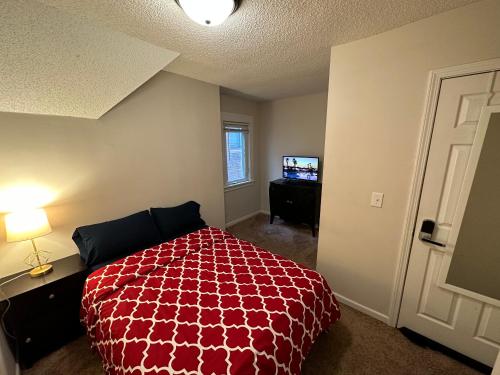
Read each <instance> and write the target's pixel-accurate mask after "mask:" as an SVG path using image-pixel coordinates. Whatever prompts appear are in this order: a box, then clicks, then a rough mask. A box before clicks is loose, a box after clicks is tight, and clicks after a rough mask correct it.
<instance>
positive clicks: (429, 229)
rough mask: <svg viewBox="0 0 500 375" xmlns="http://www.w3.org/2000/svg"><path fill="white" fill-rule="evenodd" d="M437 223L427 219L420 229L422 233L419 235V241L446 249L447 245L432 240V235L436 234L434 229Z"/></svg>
mask: <svg viewBox="0 0 500 375" xmlns="http://www.w3.org/2000/svg"><path fill="white" fill-rule="evenodd" d="M435 227H436V223H435V222H434V221H433V220H429V219H426V220H424V221H423V222H422V227H421V228H420V233H419V234H418V239H419V240H420V241H423V242H427V243H430V244H432V245H436V246H439V247H446V244H445V243H442V242H437V241H434V240H433V239H432V234H433V233H434V228H435Z"/></svg>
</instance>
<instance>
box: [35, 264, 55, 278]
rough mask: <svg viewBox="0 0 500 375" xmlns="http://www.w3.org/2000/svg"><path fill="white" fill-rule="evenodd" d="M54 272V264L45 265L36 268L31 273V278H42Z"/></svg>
mask: <svg viewBox="0 0 500 375" xmlns="http://www.w3.org/2000/svg"><path fill="white" fill-rule="evenodd" d="M50 272H52V264H44V265H43V266H39V267H35V268H33V269H32V270H31V271H30V276H31V277H40V276H43V275H46V274H48V273H50Z"/></svg>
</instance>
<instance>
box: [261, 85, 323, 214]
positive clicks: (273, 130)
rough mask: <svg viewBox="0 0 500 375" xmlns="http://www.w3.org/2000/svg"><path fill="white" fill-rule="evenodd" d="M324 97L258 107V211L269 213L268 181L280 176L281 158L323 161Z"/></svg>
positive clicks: (319, 96)
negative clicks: (295, 156) (259, 197)
mask: <svg viewBox="0 0 500 375" xmlns="http://www.w3.org/2000/svg"><path fill="white" fill-rule="evenodd" d="M327 96H328V94H327V93H326V92H325V93H319V94H313V95H306V96H298V97H293V98H286V99H281V100H275V101H270V102H265V103H262V104H259V112H260V120H259V121H260V124H261V129H262V131H261V138H260V153H261V160H262V163H261V180H262V181H261V209H262V210H264V211H269V192H268V189H269V181H272V180H275V179H277V178H281V177H282V160H281V158H282V156H283V155H311V156H319V157H320V160H322V159H323V149H324V141H325V126H326V108H327Z"/></svg>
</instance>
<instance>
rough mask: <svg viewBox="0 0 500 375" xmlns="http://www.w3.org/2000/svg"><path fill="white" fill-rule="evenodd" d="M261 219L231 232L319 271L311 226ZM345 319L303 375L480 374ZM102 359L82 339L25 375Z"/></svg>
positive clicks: (75, 369) (323, 339)
mask: <svg viewBox="0 0 500 375" xmlns="http://www.w3.org/2000/svg"><path fill="white" fill-rule="evenodd" d="M268 220H269V217H268V216H265V215H258V216H256V217H253V218H251V219H248V220H246V221H244V222H241V223H239V224H236V225H234V226H233V227H231V228H229V229H228V231H229V232H231V233H233V234H235V235H236V236H238V237H240V238H242V239H245V240H249V241H251V242H253V243H255V244H256V245H258V246H260V247H263V248H266V249H268V250H270V251H273V252H275V253H278V254H281V255H283V256H285V257H288V258H290V259H293V260H295V261H296V262H299V263H302V264H304V265H306V266H308V267H312V268H314V267H315V266H316V250H317V240H316V239H314V238H313V237H312V236H311V232H310V230H309V228H308V227H306V226H302V225H287V224H284V223H283V222H282V221H280V220H279V219H276V221H275V223H274V224H273V225H270V224H269V222H268ZM341 311H342V318H341V320H340V321H339V322H337V323H335V325H334V326H333V327H332V328H331V329H330V331H329V332H328V333H323V334H322V335H321V336H320V337H319V339H318V341H317V342H316V343H315V345H314V346H313V348H312V350H311V353H310V354H309V356H308V358H307V359H306V361H305V363H304V365H303V371H302V372H303V374H307V375H309V374H311V375H322V374H345V375H351V374H355V375H363V374H383V375H397V374H401V375H403V374H404V375H438V374H439V375H445V374H450V375H459V374H464V375H467V374H471V375H472V374H479V372H477V371H475V370H473V369H471V368H469V367H467V366H465V365H463V364H461V363H459V362H457V361H455V360H454V359H451V358H449V357H447V356H445V355H443V354H441V353H439V352H435V351H433V350H431V349H428V348H422V347H420V346H417V345H415V344H413V343H411V342H410V341H408V340H407V339H406V338H405V337H404V336H403V335H401V333H400V332H399V331H398V330H397V329H395V328H392V327H389V326H387V325H385V324H383V323H382V322H379V321H377V320H375V319H373V318H371V317H369V316H366V315H364V314H361V313H360V312H358V311H356V310H353V309H351V308H349V307H347V306H342V310H341ZM102 373H103V372H102V369H101V366H100V361H99V358H98V357H97V355H95V354H93V353H91V351H90V350H89V348H88V343H87V340H86V338H85V337H82V338H80V339H78V340H76V341H74V342H72V343H70V344H68V345H66V346H65V347H63V348H61V349H60V350H58V351H57V352H54V353H52V354H51V355H50V356H48V357H46V358H44V359H42V360H41V361H39V362H37V363H36V364H35V366H34V367H33V368H31V369H30V370H28V371H24V372H23V374H25V375H34V374H37V375H70V374H79V375H80V374H81V375H94V374H96V375H97V374H102Z"/></svg>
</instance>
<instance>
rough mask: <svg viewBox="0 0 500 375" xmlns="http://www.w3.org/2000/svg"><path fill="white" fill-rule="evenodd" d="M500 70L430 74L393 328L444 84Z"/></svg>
mask: <svg viewBox="0 0 500 375" xmlns="http://www.w3.org/2000/svg"><path fill="white" fill-rule="evenodd" d="M496 70H500V58H497V59H491V60H485V61H480V62H475V63H470V64H465V65H459V66H452V67H447V68H442V69H436V70H432V71H430V73H429V81H428V85H427V95H426V99H425V108H424V114H423V119H422V127H421V131H420V135H419V140H418V146H417V157H416V160H415V167H414V174H413V178H412V182H411V187H410V196H409V200H408V206H407V209H406V216H405V222H404V229H403V238H402V241H401V247H400V251H399V259H398V263H397V269H396V276H395V280H394V287H393V292H392V299H391V306H390V309H389V325H391V326H393V327H397V326H398V320H399V312H400V310H401V303H402V298H403V290H404V284H405V280H406V272H407V269H408V264H409V260H410V252H411V247H412V242H413V236H414V232H415V226H416V224H417V223H416V221H417V214H418V208H419V205H420V196H421V194H422V187H423V182H424V177H425V170H426V167H427V158H428V156H429V150H430V144H431V139H432V132H433V130H434V119H435V116H436V111H437V106H438V100H439V92H440V90H441V82H442V81H443V80H444V79H447V78H455V77H461V76H466V75H472V74H480V73H488V72H493V71H496Z"/></svg>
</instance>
